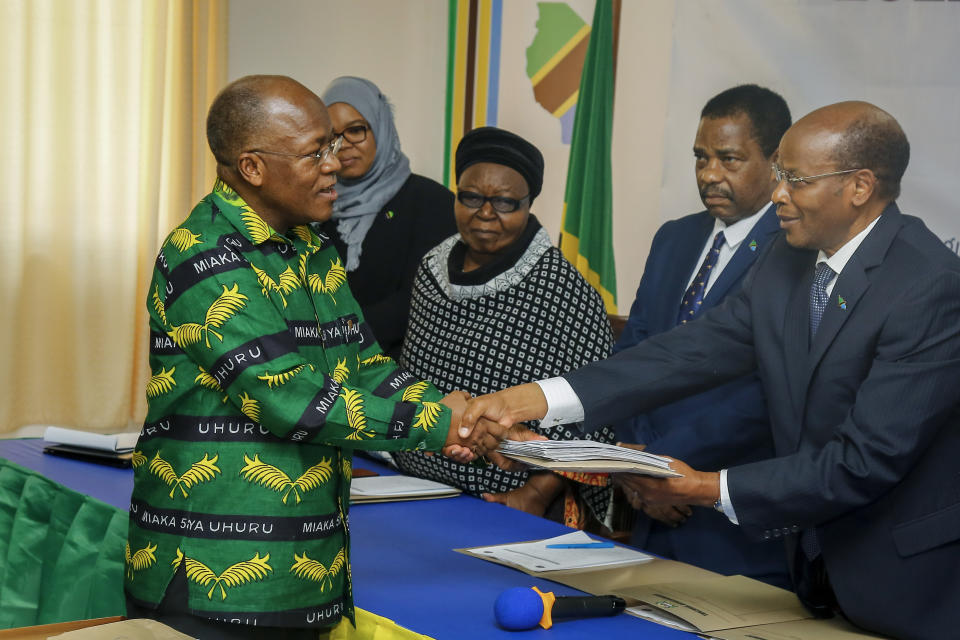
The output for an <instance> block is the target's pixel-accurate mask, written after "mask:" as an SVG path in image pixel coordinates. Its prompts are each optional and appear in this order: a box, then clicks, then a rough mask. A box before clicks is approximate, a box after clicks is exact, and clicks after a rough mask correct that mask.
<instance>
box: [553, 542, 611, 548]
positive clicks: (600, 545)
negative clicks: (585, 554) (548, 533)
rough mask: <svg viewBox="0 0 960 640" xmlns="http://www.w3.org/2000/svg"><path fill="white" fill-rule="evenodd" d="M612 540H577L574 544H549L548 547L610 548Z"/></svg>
mask: <svg viewBox="0 0 960 640" xmlns="http://www.w3.org/2000/svg"><path fill="white" fill-rule="evenodd" d="M612 547H613V543H612V542H577V543H573V544H548V545H547V549H610V548H612Z"/></svg>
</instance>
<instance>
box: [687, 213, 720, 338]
mask: <svg viewBox="0 0 960 640" xmlns="http://www.w3.org/2000/svg"><path fill="white" fill-rule="evenodd" d="M723 241H724V237H723V231H717V235H716V236H714V238H713V246H712V247H710V251H707V255H706V257H705V258H704V259H703V264H702V265H700V270H699V271H697V276H696V277H695V278H694V279H693V282H691V283H690V286H689V287H688V288H687V291H686V293H684V294H683V300H681V302H680V313H679V315H678V316H677V324H686V323H687V322H689V321H690V320H693V319H695V318H696V317H697V316H699V315H700V311H701V307H702V306H703V296H704V295H705V294H706V292H707V282H709V281H710V272H711V271H713V268H714V267H715V266H717V258H719V257H720V247H721V246H723Z"/></svg>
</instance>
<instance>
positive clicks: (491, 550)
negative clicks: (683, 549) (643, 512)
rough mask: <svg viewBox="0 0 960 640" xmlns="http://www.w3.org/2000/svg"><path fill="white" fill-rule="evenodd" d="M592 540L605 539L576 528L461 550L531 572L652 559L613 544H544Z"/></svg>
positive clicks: (612, 564) (644, 554)
mask: <svg viewBox="0 0 960 640" xmlns="http://www.w3.org/2000/svg"><path fill="white" fill-rule="evenodd" d="M593 542H608V541H606V540H594V539H593V538H591V537H590V536H588V535H587V534H586V533H584V532H583V531H575V532H573V533H568V534H565V535H562V536H557V537H556V538H550V539H549V540H540V541H538V542H519V543H516V544H504V545H492V546H489V547H476V548H473V549H464V551H465V552H466V553H469V554H471V555H474V556H477V557H479V558H486V559H490V560H498V561H500V562H504V563H506V564H510V565H513V566H516V567H519V568H521V569H524V570H526V571H532V572H540V571H559V570H561V569H584V568H587V567H608V566H615V565H626V564H638V563H641V562H648V561H650V560H653V556H651V555H648V554H646V553H643V552H640V551H637V550H636V549H630V548H629V547H621V546H619V545H616V544H615V545H613V546H612V547H605V548H590V547H586V548H573V549H570V548H567V549H550V548H548V547H547V545H551V544H566V545H570V544H589V543H593Z"/></svg>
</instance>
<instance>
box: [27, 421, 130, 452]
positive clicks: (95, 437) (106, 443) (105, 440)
mask: <svg viewBox="0 0 960 640" xmlns="http://www.w3.org/2000/svg"><path fill="white" fill-rule="evenodd" d="M139 436H140V434H139V433H112V434H103V433H90V432H89V431H80V430H78V429H65V428H64V427H47V429H46V431H44V432H43V440H44V441H45V442H50V443H54V444H67V445H70V446H73V447H86V448H87V449H97V450H99V451H115V452H117V453H127V452H130V451H133V448H134V447H136V446H137V438H138V437H139Z"/></svg>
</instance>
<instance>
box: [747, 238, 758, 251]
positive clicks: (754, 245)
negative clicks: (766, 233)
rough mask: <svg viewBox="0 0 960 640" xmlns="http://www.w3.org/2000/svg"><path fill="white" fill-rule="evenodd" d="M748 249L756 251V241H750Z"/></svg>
mask: <svg viewBox="0 0 960 640" xmlns="http://www.w3.org/2000/svg"><path fill="white" fill-rule="evenodd" d="M749 247H750V251H756V250H757V241H756V240H751V241H750V244H749Z"/></svg>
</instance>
